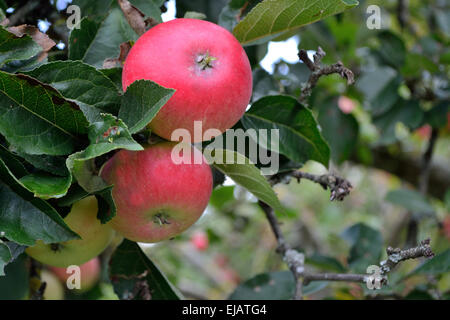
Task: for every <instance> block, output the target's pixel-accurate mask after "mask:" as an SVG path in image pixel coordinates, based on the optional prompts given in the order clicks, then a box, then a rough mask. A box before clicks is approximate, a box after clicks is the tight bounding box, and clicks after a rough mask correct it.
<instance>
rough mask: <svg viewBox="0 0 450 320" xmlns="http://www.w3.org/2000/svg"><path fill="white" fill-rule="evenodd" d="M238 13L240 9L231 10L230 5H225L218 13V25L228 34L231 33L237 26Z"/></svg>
mask: <svg viewBox="0 0 450 320" xmlns="http://www.w3.org/2000/svg"><path fill="white" fill-rule="evenodd" d="M240 11H241V9H240V8H232V7H231V4H228V5H226V6H225V7H223V9H222V11H221V12H220V15H219V25H220V26H221V27H224V28H225V29H227V30H228V31H230V32H231V31H233V29H234V27H236V25H237V24H238V20H237V19H236V17H237V16H238V14H239V12H240Z"/></svg>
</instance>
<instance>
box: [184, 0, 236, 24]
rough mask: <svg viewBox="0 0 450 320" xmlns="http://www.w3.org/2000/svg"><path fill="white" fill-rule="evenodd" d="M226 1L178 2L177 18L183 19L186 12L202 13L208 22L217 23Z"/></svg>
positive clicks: (198, 0)
mask: <svg viewBox="0 0 450 320" xmlns="http://www.w3.org/2000/svg"><path fill="white" fill-rule="evenodd" d="M227 2H228V0H214V1H211V0H178V1H175V3H176V9H177V10H176V11H177V17H178V18H181V17H184V15H185V14H186V12H188V11H195V12H201V13H204V14H205V15H206V16H207V17H208V21H211V22H213V23H217V21H218V18H219V14H220V11H221V10H222V8H223V7H224V6H225V5H226V4H227Z"/></svg>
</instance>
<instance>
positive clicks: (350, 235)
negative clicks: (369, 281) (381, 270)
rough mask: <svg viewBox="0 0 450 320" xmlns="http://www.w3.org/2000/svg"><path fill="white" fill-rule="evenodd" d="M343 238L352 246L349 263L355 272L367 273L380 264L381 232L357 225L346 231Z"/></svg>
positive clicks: (360, 224) (363, 225)
mask: <svg viewBox="0 0 450 320" xmlns="http://www.w3.org/2000/svg"><path fill="white" fill-rule="evenodd" d="M342 237H343V238H344V239H345V240H346V241H348V242H349V243H350V245H351V249H350V255H349V257H348V262H349V265H350V267H351V269H352V270H353V271H354V272H358V273H366V271H367V267H368V266H370V265H375V264H378V262H379V259H380V254H381V247H382V245H383V238H382V237H381V233H380V232H378V231H377V230H374V229H372V228H371V227H369V226H367V225H365V224H363V223H357V224H355V225H353V226H351V227H350V228H348V229H346V230H345V231H344V233H343V234H342Z"/></svg>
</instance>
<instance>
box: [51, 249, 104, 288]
mask: <svg viewBox="0 0 450 320" xmlns="http://www.w3.org/2000/svg"><path fill="white" fill-rule="evenodd" d="M49 269H50V271H51V272H52V273H53V274H54V275H56V277H58V279H59V280H61V281H62V283H63V285H66V282H67V279H68V278H69V277H70V276H71V275H72V274H71V273H67V269H66V268H57V267H49ZM100 272H101V266H100V259H99V258H98V257H95V258H94V259H92V260H89V261H88V262H86V263H84V264H82V265H81V266H80V289H78V290H77V291H78V292H85V291H88V290H89V289H91V288H92V287H93V286H94V285H95V284H96V283H97V282H98V280H99V279H100Z"/></svg>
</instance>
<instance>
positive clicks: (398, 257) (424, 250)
mask: <svg viewBox="0 0 450 320" xmlns="http://www.w3.org/2000/svg"><path fill="white" fill-rule="evenodd" d="M259 205H260V207H261V208H262V209H263V211H264V213H265V215H266V217H267V220H268V221H269V224H270V227H271V229H272V232H273V234H274V235H275V238H276V240H277V244H278V246H277V252H278V253H279V254H280V255H282V256H283V260H284V261H285V262H286V264H287V265H288V267H289V269H290V270H291V272H292V274H293V275H294V278H295V280H296V290H295V295H294V299H295V300H301V299H302V297H303V285H307V284H308V283H310V282H311V281H344V282H359V283H367V284H368V283H369V282H371V283H372V284H376V283H379V285H380V286H382V285H385V284H387V274H388V273H389V272H391V271H392V270H393V269H395V267H396V266H397V265H398V264H399V263H400V262H402V261H405V260H410V259H417V258H421V257H425V258H431V257H433V256H434V253H433V251H432V250H431V247H430V239H426V240H423V241H422V242H421V243H420V244H419V245H418V246H417V247H414V248H410V249H405V250H401V249H399V248H395V249H394V248H391V247H388V248H387V249H386V253H387V259H386V260H383V261H381V262H380V264H379V268H380V269H379V270H380V271H379V273H378V274H374V275H373V276H371V275H368V274H352V273H348V274H344V273H310V272H306V271H305V256H304V254H303V253H300V252H298V251H297V250H294V249H292V248H291V247H290V245H289V244H288V243H287V242H286V240H285V238H284V236H283V233H282V231H281V228H280V225H279V222H278V219H277V217H276V216H275V212H274V210H273V209H272V208H271V207H270V206H268V205H267V204H266V203H264V202H262V201H259ZM377 276H378V277H379V278H377ZM375 288H376V287H375Z"/></svg>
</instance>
